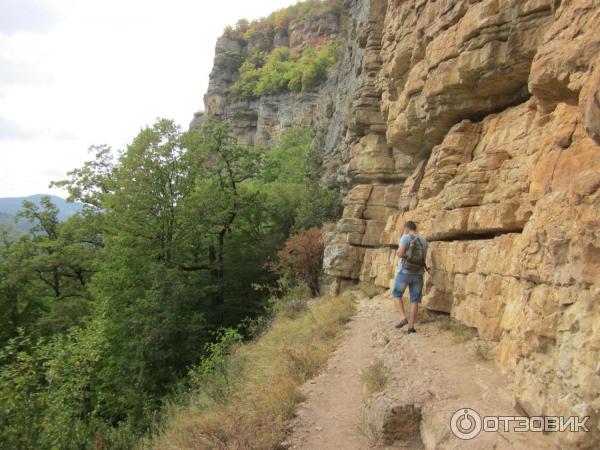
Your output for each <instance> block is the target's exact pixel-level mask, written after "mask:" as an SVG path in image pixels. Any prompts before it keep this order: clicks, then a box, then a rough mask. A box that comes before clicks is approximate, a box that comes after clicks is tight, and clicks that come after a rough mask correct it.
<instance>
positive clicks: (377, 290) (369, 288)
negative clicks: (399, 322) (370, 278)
mask: <svg viewBox="0 0 600 450" xmlns="http://www.w3.org/2000/svg"><path fill="white" fill-rule="evenodd" d="M355 289H359V290H360V291H362V292H363V293H364V294H365V295H366V296H367V297H369V298H373V297H375V296H376V295H379V294H381V293H382V292H384V291H385V290H386V289H385V288H383V287H381V286H376V285H374V284H373V283H367V282H365V281H362V282H360V283H358V284H357V285H356V288H355Z"/></svg>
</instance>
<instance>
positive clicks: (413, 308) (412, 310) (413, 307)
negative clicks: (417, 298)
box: [408, 303, 419, 329]
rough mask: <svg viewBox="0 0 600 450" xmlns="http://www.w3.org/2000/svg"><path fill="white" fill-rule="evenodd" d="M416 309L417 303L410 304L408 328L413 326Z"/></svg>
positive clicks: (417, 307)
mask: <svg viewBox="0 0 600 450" xmlns="http://www.w3.org/2000/svg"><path fill="white" fill-rule="evenodd" d="M418 309H419V304H418V303H411V304H410V315H409V316H408V328H409V329H411V328H414V327H415V321H416V320H417V310H418Z"/></svg>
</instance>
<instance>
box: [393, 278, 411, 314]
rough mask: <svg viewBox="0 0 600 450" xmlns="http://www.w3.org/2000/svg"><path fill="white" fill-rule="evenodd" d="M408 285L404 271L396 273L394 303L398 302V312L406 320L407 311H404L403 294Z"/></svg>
mask: <svg viewBox="0 0 600 450" xmlns="http://www.w3.org/2000/svg"><path fill="white" fill-rule="evenodd" d="M407 286H408V283H407V280H406V276H405V275H404V274H402V273H397V274H396V279H395V280H394V286H393V287H392V298H393V300H394V303H396V308H398V312H399V313H400V319H401V321H404V320H406V312H405V311H404V304H403V303H402V295H403V294H404V291H405V290H406V287H407Z"/></svg>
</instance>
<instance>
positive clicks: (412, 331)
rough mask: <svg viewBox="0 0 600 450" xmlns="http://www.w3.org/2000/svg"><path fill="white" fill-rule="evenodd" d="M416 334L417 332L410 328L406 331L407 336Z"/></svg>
mask: <svg viewBox="0 0 600 450" xmlns="http://www.w3.org/2000/svg"><path fill="white" fill-rule="evenodd" d="M416 332H417V330H415V329H414V328H408V329H407V330H406V334H410V333H416Z"/></svg>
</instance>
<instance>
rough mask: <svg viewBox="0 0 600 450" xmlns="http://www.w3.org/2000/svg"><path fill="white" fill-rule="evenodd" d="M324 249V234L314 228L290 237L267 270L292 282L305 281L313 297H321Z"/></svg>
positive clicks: (269, 263) (268, 264)
mask: <svg viewBox="0 0 600 450" xmlns="http://www.w3.org/2000/svg"><path fill="white" fill-rule="evenodd" d="M323 248H324V245H323V232H322V231H321V229H320V228H317V227H312V228H310V229H308V230H306V231H304V232H302V233H298V234H296V235H294V236H292V237H290V238H289V239H288V240H287V241H286V242H285V246H284V247H283V248H282V249H281V250H279V252H277V259H276V260H275V261H270V262H268V263H267V268H268V269H269V270H271V271H272V272H275V273H277V274H279V275H284V276H288V277H289V278H290V280H291V281H292V282H296V281H300V280H301V281H304V282H305V283H306V284H307V285H308V287H309V288H310V292H311V294H312V295H313V297H316V296H317V295H319V276H320V273H321V263H322V260H323Z"/></svg>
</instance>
